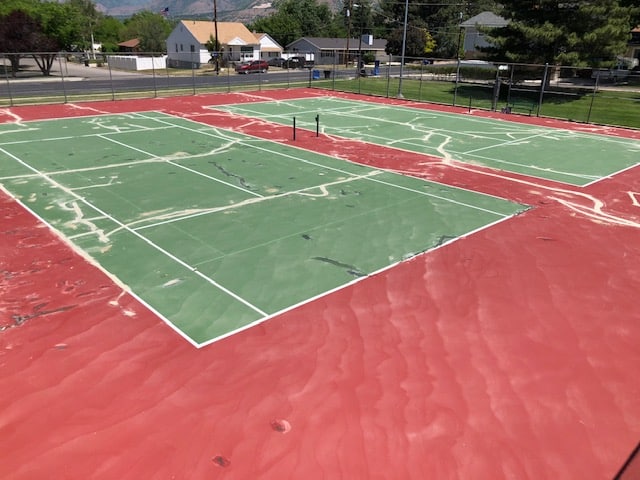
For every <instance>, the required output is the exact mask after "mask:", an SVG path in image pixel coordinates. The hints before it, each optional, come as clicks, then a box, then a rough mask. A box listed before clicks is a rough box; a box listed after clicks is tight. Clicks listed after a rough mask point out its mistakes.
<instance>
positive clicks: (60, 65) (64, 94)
mask: <svg viewBox="0 0 640 480" xmlns="http://www.w3.org/2000/svg"><path fill="white" fill-rule="evenodd" d="M58 67H59V68H60V80H61V81H62V95H63V96H64V103H67V89H66V88H65V85H64V72H63V71H62V59H61V58H60V54H58Z"/></svg>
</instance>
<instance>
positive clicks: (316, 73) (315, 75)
mask: <svg viewBox="0 0 640 480" xmlns="http://www.w3.org/2000/svg"><path fill="white" fill-rule="evenodd" d="M312 78H313V79H314V80H320V70H314V71H313V77H312Z"/></svg>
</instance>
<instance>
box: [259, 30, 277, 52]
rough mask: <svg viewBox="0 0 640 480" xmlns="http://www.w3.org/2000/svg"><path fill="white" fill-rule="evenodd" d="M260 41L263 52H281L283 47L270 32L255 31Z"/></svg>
mask: <svg viewBox="0 0 640 480" xmlns="http://www.w3.org/2000/svg"><path fill="white" fill-rule="evenodd" d="M253 35H254V36H255V37H256V38H257V39H258V42H260V50H261V51H262V52H281V51H282V47H281V46H280V44H279V43H278V42H276V41H275V40H274V39H273V38H271V35H269V34H268V33H255V32H254V34H253Z"/></svg>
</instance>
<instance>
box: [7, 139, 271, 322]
mask: <svg viewBox="0 0 640 480" xmlns="http://www.w3.org/2000/svg"><path fill="white" fill-rule="evenodd" d="M0 151H1V152H3V153H5V154H6V155H8V156H10V157H11V158H13V159H14V160H15V161H16V162H18V163H20V164H21V165H23V166H24V167H26V168H28V169H29V170H31V171H33V172H38V170H37V169H36V168H34V167H32V166H31V165H29V164H28V163H26V162H24V161H23V160H21V159H20V158H18V157H16V156H15V155H12V154H11V153H9V152H7V151H6V150H4V149H3V148H0ZM40 176H41V178H43V179H44V180H46V181H47V182H49V183H51V184H52V185H53V186H54V187H56V188H58V189H60V190H61V191H63V192H65V193H67V194H68V195H71V196H72V197H74V198H75V199H76V200H79V201H80V202H82V203H84V204H85V205H86V206H88V207H89V208H91V209H93V210H95V211H96V212H98V213H99V214H100V215H102V216H104V217H105V218H108V219H109V220H111V221H112V222H114V223H115V224H117V225H119V226H120V227H121V228H122V229H124V230H126V231H128V232H130V233H131V234H132V235H134V236H136V237H138V238H139V239H140V240H142V241H143V242H145V243H146V244H148V245H150V246H151V247H152V248H154V249H155V250H157V251H159V252H160V253H162V254H163V255H165V256H166V257H168V258H170V259H171V260H173V261H174V262H176V263H177V264H179V265H181V266H182V267H184V268H186V269H188V270H190V271H191V272H193V273H194V274H196V275H198V276H199V277H200V278H202V279H203V280H205V281H206V282H208V283H209V284H211V285H213V286H214V287H216V288H218V289H219V290H220V291H222V292H224V293H226V294H227V295H229V296H230V297H232V298H235V299H236V300H238V301H239V302H241V303H242V304H244V305H246V306H247V307H249V308H250V309H252V310H254V311H255V312H257V313H259V314H260V315H263V316H266V315H267V313H266V312H263V311H262V310H261V309H259V308H258V307H256V306H255V305H253V304H251V303H250V302H248V301H247V300H245V299H244V298H242V297H240V296H239V295H237V294H236V293H234V292H232V291H231V290H229V289H228V288H226V287H223V286H222V285H220V284H219V283H218V282H216V281H215V280H213V279H212V278H209V277H207V276H206V275H204V274H203V273H201V272H199V271H198V269H197V268H195V267H192V266H191V265H189V264H188V263H186V262H185V261H183V260H182V259H180V258H178V257H176V256H175V255H173V254H172V253H170V252H169V251H167V250H165V249H164V248H162V247H161V246H159V245H158V244H156V243H154V242H153V241H151V240H150V239H148V238H147V237H145V236H144V235H142V234H140V233H138V232H136V231H135V230H132V229H130V228H129V227H128V226H127V225H125V224H124V223H122V222H121V221H119V220H117V219H116V218H114V217H112V216H111V215H109V214H108V213H107V212H105V211H103V210H102V209H100V208H98V207H96V206H95V205H93V204H92V203H90V202H88V201H87V200H86V199H85V198H84V197H81V196H80V195H78V194H77V193H75V192H73V191H72V190H70V189H69V188H67V187H65V186H64V185H62V184H60V183H59V182H56V181H55V180H53V179H52V178H49V177H48V176H47V175H45V174H41V175H40ZM163 318H164V317H163Z"/></svg>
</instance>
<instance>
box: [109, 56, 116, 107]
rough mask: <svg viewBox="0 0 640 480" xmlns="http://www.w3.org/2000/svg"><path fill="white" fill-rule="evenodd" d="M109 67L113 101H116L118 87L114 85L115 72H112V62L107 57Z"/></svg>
mask: <svg viewBox="0 0 640 480" xmlns="http://www.w3.org/2000/svg"><path fill="white" fill-rule="evenodd" d="M107 67H109V85H111V101H112V102H113V101H115V99H116V89H115V87H114V86H113V74H112V73H111V62H110V61H109V58H108V57H107Z"/></svg>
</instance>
